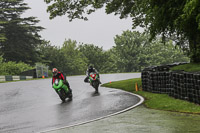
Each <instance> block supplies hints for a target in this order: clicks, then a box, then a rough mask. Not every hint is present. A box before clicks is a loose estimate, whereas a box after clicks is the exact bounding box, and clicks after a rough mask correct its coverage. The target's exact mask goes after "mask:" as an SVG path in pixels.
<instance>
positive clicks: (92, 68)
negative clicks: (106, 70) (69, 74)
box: [84, 65, 101, 84]
mask: <svg viewBox="0 0 200 133" xmlns="http://www.w3.org/2000/svg"><path fill="white" fill-rule="evenodd" d="M91 72H94V73H96V74H97V75H98V77H99V83H100V84H101V81H100V76H99V73H98V71H97V70H96V69H95V68H94V67H93V66H92V65H90V66H89V67H88V69H87V71H86V75H87V77H86V78H85V79H84V82H89V81H88V79H89V76H90V73H91Z"/></svg>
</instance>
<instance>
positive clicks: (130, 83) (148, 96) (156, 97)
mask: <svg viewBox="0 0 200 133" xmlns="http://www.w3.org/2000/svg"><path fill="white" fill-rule="evenodd" d="M135 83H137V84H138V87H139V91H135ZM141 86H142V83H141V78H136V79H128V80H121V81H115V82H111V83H106V84H103V85H102V87H109V88H116V89H122V90H125V91H128V92H132V93H135V94H138V95H141V96H143V97H144V98H145V101H144V105H145V106H146V107H148V108H151V109H157V110H166V111H174V112H183V113H193V114H200V106H199V105H197V104H194V103H191V102H188V101H184V100H179V99H175V98H173V97H170V96H168V95H167V94H156V93H150V92H146V91H142V88H141Z"/></svg>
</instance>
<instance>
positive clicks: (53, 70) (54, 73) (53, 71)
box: [52, 68, 58, 76]
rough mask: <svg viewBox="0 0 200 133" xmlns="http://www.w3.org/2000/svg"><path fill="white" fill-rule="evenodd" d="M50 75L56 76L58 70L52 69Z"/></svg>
mask: <svg viewBox="0 0 200 133" xmlns="http://www.w3.org/2000/svg"><path fill="white" fill-rule="evenodd" d="M52 73H53V76H56V75H57V74H58V69H57V68H53V69H52Z"/></svg>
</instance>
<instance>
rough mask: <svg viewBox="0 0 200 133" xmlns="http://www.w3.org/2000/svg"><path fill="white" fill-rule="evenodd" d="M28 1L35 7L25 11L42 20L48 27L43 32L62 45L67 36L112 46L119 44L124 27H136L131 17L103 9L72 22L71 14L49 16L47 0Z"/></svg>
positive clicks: (52, 41) (43, 34)
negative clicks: (115, 14) (117, 42)
mask: <svg viewBox="0 0 200 133" xmlns="http://www.w3.org/2000/svg"><path fill="white" fill-rule="evenodd" d="M24 2H25V3H28V6H29V7H30V8H31V9H29V10H27V11H26V13H25V14H24V15H25V16H27V17H30V16H34V17H37V19H38V20H40V23H39V25H40V26H42V27H44V28H46V29H45V30H43V31H42V32H40V35H41V36H42V38H43V39H45V40H49V41H50V42H51V44H52V45H56V46H62V44H63V42H64V41H65V40H68V39H72V40H76V41H77V42H78V43H79V42H80V43H84V44H94V45H97V46H99V47H103V49H104V50H108V49H110V48H111V47H112V46H114V45H115V44H114V37H115V36H116V35H121V34H122V32H123V31H126V30H131V27H132V26H131V25H132V21H131V18H128V19H119V16H114V15H113V14H110V15H107V14H106V13H105V10H103V9H100V10H98V11H97V12H95V13H93V14H91V15H89V17H88V18H89V21H83V20H78V19H75V20H73V21H72V22H69V19H68V18H67V16H62V17H56V18H54V19H53V20H49V13H47V12H46V9H47V4H46V3H44V2H43V0H24Z"/></svg>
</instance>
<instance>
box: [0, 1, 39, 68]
mask: <svg viewBox="0 0 200 133" xmlns="http://www.w3.org/2000/svg"><path fill="white" fill-rule="evenodd" d="M27 9H29V7H27V4H26V3H23V0H1V2H0V14H1V15H0V38H1V41H0V51H1V53H2V54H3V58H4V59H5V61H16V62H20V61H22V62H25V63H28V64H34V63H35V62H37V60H38V53H37V51H36V47H37V45H39V44H40V43H41V39H40V38H41V36H40V35H39V34H38V32H39V31H41V30H42V29H43V27H41V26H36V24H37V23H38V22H39V20H36V18H35V17H27V18H22V17H21V15H22V13H23V12H25V11H26V10H27Z"/></svg>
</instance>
